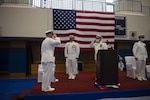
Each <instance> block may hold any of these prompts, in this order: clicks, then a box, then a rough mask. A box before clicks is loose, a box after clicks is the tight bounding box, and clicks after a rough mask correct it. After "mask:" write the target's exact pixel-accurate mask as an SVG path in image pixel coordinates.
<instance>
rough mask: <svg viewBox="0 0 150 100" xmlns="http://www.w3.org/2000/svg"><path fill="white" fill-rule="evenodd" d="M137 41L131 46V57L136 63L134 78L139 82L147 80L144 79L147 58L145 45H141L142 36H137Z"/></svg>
mask: <svg viewBox="0 0 150 100" xmlns="http://www.w3.org/2000/svg"><path fill="white" fill-rule="evenodd" d="M138 38H139V41H138V42H135V43H134V45H133V49H132V52H133V55H134V57H135V59H136V61H137V66H136V77H137V79H138V80H139V81H142V80H147V79H146V78H145V67H146V59H147V58H148V55H147V50H146V44H145V43H143V39H144V35H139V36H138Z"/></svg>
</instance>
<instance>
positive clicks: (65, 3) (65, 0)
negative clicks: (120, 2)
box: [1, 0, 114, 12]
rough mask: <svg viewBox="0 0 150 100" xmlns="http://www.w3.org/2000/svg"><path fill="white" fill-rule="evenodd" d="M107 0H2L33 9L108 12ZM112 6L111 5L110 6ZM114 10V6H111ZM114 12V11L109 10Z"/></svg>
mask: <svg viewBox="0 0 150 100" xmlns="http://www.w3.org/2000/svg"><path fill="white" fill-rule="evenodd" d="M105 1H106V0H94V1H93V0H2V1H1V4H2V3H13V4H30V5H31V6H32V7H39V8H57V9H75V10H90V11H104V12H106V11H108V10H107V7H106V6H107V3H106V2H105ZM109 5H110V4H109ZM111 6H112V8H114V7H113V4H112V5H111ZM109 11H111V12H113V9H112V10H109Z"/></svg>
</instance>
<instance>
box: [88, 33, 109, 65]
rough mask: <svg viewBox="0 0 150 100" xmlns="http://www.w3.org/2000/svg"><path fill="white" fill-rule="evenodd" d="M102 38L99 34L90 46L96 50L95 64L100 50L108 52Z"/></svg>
mask: <svg viewBox="0 0 150 100" xmlns="http://www.w3.org/2000/svg"><path fill="white" fill-rule="evenodd" d="M102 38H103V37H102V36H101V35H100V34H97V35H96V39H95V40H94V41H92V42H91V44H90V46H91V47H94V50H95V55H94V59H95V62H96V61H97V53H98V50H107V49H108V46H107V44H106V43H105V42H103V41H102Z"/></svg>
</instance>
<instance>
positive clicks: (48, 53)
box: [41, 30, 61, 92]
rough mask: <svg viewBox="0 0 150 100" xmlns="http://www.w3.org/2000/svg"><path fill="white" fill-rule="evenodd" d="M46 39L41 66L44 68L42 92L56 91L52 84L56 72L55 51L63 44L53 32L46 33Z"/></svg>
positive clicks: (42, 50) (42, 46) (43, 45)
mask: <svg viewBox="0 0 150 100" xmlns="http://www.w3.org/2000/svg"><path fill="white" fill-rule="evenodd" d="M45 34H46V38H45V39H44V40H43V42H42V45H41V64H42V66H43V77H42V91H44V92H48V91H54V90H55V88H52V87H51V82H54V80H55V77H54V71H55V57H54V49H55V46H57V45H59V44H60V43H61V41H60V38H58V37H57V36H56V34H54V33H53V31H50V30H49V31H47V32H45Z"/></svg>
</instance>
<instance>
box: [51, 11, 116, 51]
mask: <svg viewBox="0 0 150 100" xmlns="http://www.w3.org/2000/svg"><path fill="white" fill-rule="evenodd" d="M53 13H54V12H53ZM53 17H54V16H53ZM75 18H76V28H75V29H67V30H60V29H59V30H56V29H55V30H54V33H56V34H57V36H58V37H60V39H61V42H62V43H61V45H59V47H60V48H63V47H64V46H65V43H66V42H68V41H69V35H74V36H75V41H76V42H78V43H79V45H80V48H81V50H91V49H93V48H91V47H90V43H91V41H94V40H95V36H96V35H97V34H101V35H102V36H103V39H102V41H104V42H105V41H106V40H108V41H109V42H110V44H111V45H112V46H114V32H115V28H114V25H115V15H114V13H112V12H95V11H79V10H78V11H76V17H75Z"/></svg>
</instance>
